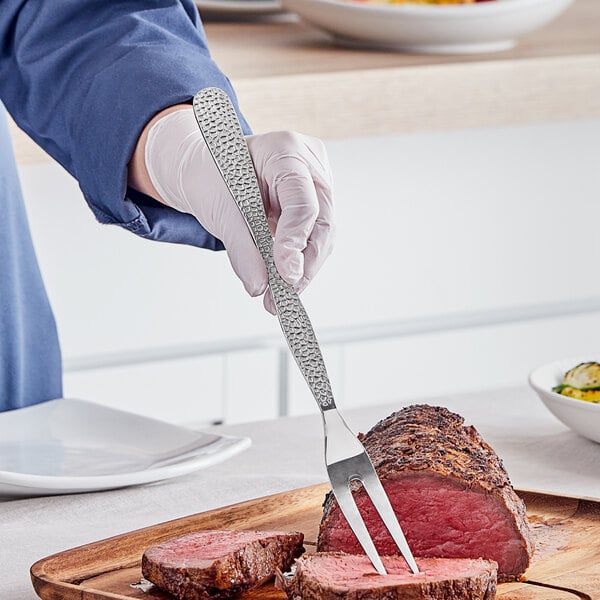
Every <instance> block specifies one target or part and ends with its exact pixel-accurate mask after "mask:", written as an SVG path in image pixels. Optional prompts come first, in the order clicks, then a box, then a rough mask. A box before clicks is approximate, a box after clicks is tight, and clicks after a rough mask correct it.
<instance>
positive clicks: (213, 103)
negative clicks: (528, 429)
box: [194, 88, 418, 575]
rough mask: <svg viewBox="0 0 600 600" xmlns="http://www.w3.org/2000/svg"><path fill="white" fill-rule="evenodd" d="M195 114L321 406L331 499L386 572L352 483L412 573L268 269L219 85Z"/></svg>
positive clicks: (375, 484)
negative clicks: (360, 488) (365, 495)
mask: <svg viewBox="0 0 600 600" xmlns="http://www.w3.org/2000/svg"><path fill="white" fill-rule="evenodd" d="M194 113H195V115H196V120H197V121H198V126H199V127H200V131H201V133H202V136H203V137H204V140H205V141H206V144H207V146H208V148H209V150H210V152H211V154H212V157H213V159H214V161H215V163H216V165H217V167H218V169H219V171H220V173H221V175H222V176H223V179H224V180H225V183H226V184H227V187H228V188H229V191H230V192H231V195H232V196H233V199H234V200H235V202H236V203H237V205H238V207H239V209H240V211H241V213H242V215H243V217H244V219H245V220H246V223H247V225H248V228H249V229H250V233H251V234H252V237H253V239H254V241H255V243H256V245H257V247H258V250H259V252H260V254H261V256H262V258H263V260H264V261H265V265H266V267H267V274H268V278H269V288H270V290H271V294H272V296H273V300H274V303H275V308H276V309H277V315H278V317H279V322H280V324H281V328H282V330H283V333H284V335H285V338H286V340H287V342H288V345H289V347H290V350H291V352H292V355H293V356H294V359H295V360H296V362H297V364H298V367H299V368H300V371H301V372H302V375H304V378H305V379H306V382H307V383H308V386H309V387H310V390H311V392H312V394H313V396H314V397H315V400H316V401H317V404H318V405H319V408H320V409H321V413H322V415H323V426H324V429H325V463H326V465H327V473H328V474H329V479H330V481H331V486H332V489H333V493H334V494H335V497H336V499H337V501H338V504H339V506H340V508H341V510H342V512H343V514H344V516H345V517H346V520H347V521H348V524H349V525H350V527H351V528H352V531H353V532H354V534H355V535H356V537H357V538H358V541H359V542H360V544H361V546H362V547H363V549H364V551H365V552H366V554H367V556H368V557H369V558H370V559H371V562H372V563H373V566H374V567H375V569H376V570H377V571H378V572H379V573H380V574H382V575H385V574H386V571H385V568H384V566H383V563H382V562H381V559H380V557H379V555H378V553H377V550H376V548H375V545H374V544H373V540H372V539H371V536H370V535H369V532H368V530H367V527H366V526H365V523H364V521H363V519H362V517H361V515H360V512H359V510H358V508H357V506H356V503H355V501H354V498H353V496H352V492H351V490H350V487H349V486H350V482H351V481H353V480H359V481H360V482H361V483H362V485H363V487H364V488H365V490H366V492H367V493H368V495H369V497H370V498H371V501H372V502H373V505H374V506H375V508H376V510H377V512H378V513H379V515H380V517H381V519H382V520H383V522H384V523H385V525H386V527H387V528H388V530H389V532H390V534H391V536H392V538H393V539H394V541H395V542H396V545H397V546H398V549H399V550H400V552H401V553H402V556H404V558H405V560H406V562H407V563H408V565H409V567H410V569H411V570H412V572H413V573H418V568H417V564H416V562H415V559H414V558H413V555H412V553H411V551H410V548H409V546H408V543H407V542H406V539H405V537H404V534H403V533H402V529H401V528H400V525H399V523H398V519H397V518H396V515H395V514H394V511H393V509H392V506H391V504H390V501H389V499H388V497H387V495H386V493H385V490H384V489H383V486H382V485H381V482H380V480H379V477H378V476H377V473H376V472H375V469H374V468H373V465H372V463H371V460H370V459H369V457H368V455H367V453H366V451H365V449H364V447H363V445H362V444H361V443H360V441H359V440H358V438H357V437H356V435H355V434H354V433H352V431H351V430H350V428H349V427H348V425H346V423H345V421H344V419H343V418H342V416H341V414H340V413H339V412H338V410H337V408H336V406H335V402H334V400H333V393H332V391H331V385H330V383H329V377H328V376H327V370H326V369H325V363H324V361H323V356H322V354H321V350H320V348H319V344H318V342H317V338H316V336H315V333H314V331H313V328H312V325H311V323H310V320H309V318H308V315H307V314H306V311H305V310H304V307H303V306H302V303H301V302H300V298H299V297H298V294H297V293H296V292H295V291H294V289H293V287H292V286H291V285H289V284H288V283H287V282H286V281H284V280H283V279H282V278H281V276H280V275H279V273H278V272H277V269H276V267H275V262H274V260H273V237H272V235H271V231H270V230H269V226H268V224H267V218H266V215H265V211H264V207H263V201H262V198H261V194H260V189H259V186H258V180H257V178H256V172H255V170H254V165H253V163H252V159H251V157H250V153H249V151H248V146H247V144H246V140H245V139H244V135H243V133H242V130H241V128H240V124H239V121H238V118H237V115H236V113H235V110H234V108H233V106H232V104H231V102H230V100H229V98H228V96H227V94H225V93H224V92H223V91H222V90H220V89H217V88H207V89H205V90H202V91H200V92H198V94H196V96H195V97H194Z"/></svg>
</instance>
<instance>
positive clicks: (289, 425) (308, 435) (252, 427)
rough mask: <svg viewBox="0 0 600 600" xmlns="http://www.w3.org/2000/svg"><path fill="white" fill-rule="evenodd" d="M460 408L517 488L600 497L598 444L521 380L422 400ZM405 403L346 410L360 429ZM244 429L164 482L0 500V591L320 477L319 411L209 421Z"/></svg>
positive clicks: (12, 599)
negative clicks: (63, 562) (143, 533)
mask: <svg viewBox="0 0 600 600" xmlns="http://www.w3.org/2000/svg"><path fill="white" fill-rule="evenodd" d="M428 402H429V404H439V405H444V406H446V407H448V408H449V409H451V410H454V411H456V412H459V413H460V414H462V415H463V416H464V417H465V419H466V421H467V422H468V423H471V424H473V425H475V426H476V427H477V429H478V430H479V431H480V433H481V434H482V435H483V436H484V438H485V439H486V441H488V443H490V444H491V445H492V446H493V447H494V448H495V450H496V451H497V452H498V454H499V455H500V456H501V457H502V458H503V460H504V464H505V466H506V468H507V470H508V472H509V474H510V476H511V479H512V482H513V484H514V485H515V487H521V488H528V489H538V490H546V491H550V492H555V493H559V494H566V495H574V496H586V497H589V498H597V499H599V500H600V467H599V462H600V445H598V444H595V443H593V442H590V441H587V440H585V439H583V438H580V437H578V436H577V435H575V434H573V433H572V432H571V431H569V430H568V429H567V428H566V427H564V426H563V425H562V424H561V423H560V422H559V421H557V420H556V419H555V418H554V417H553V416H552V415H550V414H549V413H548V412H547V411H546V409H545V408H544V407H543V405H542V404H541V402H539V400H538V399H537V397H536V396H535V394H534V393H533V392H532V391H531V390H529V389H527V388H517V389H505V390H495V391H485V392H480V393H472V394H468V395H463V396H460V397H456V396H449V397H442V398H436V399H432V400H429V401H428ZM400 406H402V404H400V403H399V404H398V405H387V406H378V407H372V408H363V409H360V410H353V411H347V412H346V413H345V416H346V417H347V420H348V422H349V424H350V425H351V427H352V428H353V429H355V430H356V431H366V430H367V429H369V428H370V427H371V426H372V425H373V424H375V422H376V421H377V420H379V419H380V418H383V417H385V416H387V415H388V414H389V413H391V412H393V411H394V410H397V409H398V408H400ZM214 429H215V430H218V431H219V432H223V433H229V434H233V435H244V436H250V437H251V438H252V440H253V445H252V447H251V448H250V449H249V450H247V451H246V452H245V453H243V454H242V455H239V456H236V457H235V458H233V459H231V460H229V461H228V462H226V463H223V464H221V465H217V466H215V467H211V468H209V469H207V470H205V471H199V472H197V473H195V474H192V475H189V476H186V477H183V478H180V479H176V480H172V481H169V482H165V483H161V484H155V485H148V486H141V487H137V488H128V489H122V490H114V491H109V492H101V493H90V494H79V495H72V496H55V497H45V498H32V499H26V500H12V501H3V502H0V597H1V598H2V599H3V600H34V599H35V598H37V596H36V594H35V593H34V591H33V588H32V586H31V584H30V580H29V567H30V566H31V564H33V563H34V562H35V561H36V560H38V559H40V558H42V557H44V556H47V555H49V554H52V553H54V552H60V551H62V550H65V549H67V548H71V547H74V546H78V545H81V544H86V543H88V542H92V541H95V540H99V539H102V538H106V537H109V536H112V535H117V534H119V533H124V532H126V531H130V530H132V529H137V528H140V527H145V526H148V525H152V524H155V523H160V522H162V521H166V520H169V519H174V518H177V517H182V516H186V515H190V514H194V513H197V512H201V511H205V510H209V509H212V508H217V507H220V506H225V505H228V504H232V503H235V502H240V501H242V500H248V499H251V498H256V497H259V496H264V495H268V494H274V493H277V492H281V491H285V490H290V489H294V488H298V487H302V486H306V485H311V484H315V483H320V482H323V481H325V480H326V477H327V476H326V472H325V468H324V464H323V449H322V444H323V442H322V435H323V434H322V429H321V423H320V417H319V416H318V415H311V416H307V417H295V418H286V419H279V420H273V421H266V422H262V423H250V424H244V425H235V426H227V427H218V428H214Z"/></svg>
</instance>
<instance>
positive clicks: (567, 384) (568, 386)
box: [552, 362, 600, 402]
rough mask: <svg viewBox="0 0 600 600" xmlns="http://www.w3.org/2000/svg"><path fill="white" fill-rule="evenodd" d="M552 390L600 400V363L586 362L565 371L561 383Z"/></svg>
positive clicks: (590, 400) (585, 398) (578, 397)
mask: <svg viewBox="0 0 600 600" xmlns="http://www.w3.org/2000/svg"><path fill="white" fill-rule="evenodd" d="M552 391H554V392H557V393H559V394H562V395H563V396H570V397H571V398H577V399H579V400H587V401H588V402H599V401H600V364H599V363H597V362H585V363H581V364H579V365H577V366H576V367H573V368H572V369H571V370H570V371H567V372H566V373H565V376H564V377H563V380H562V381H561V383H560V384H559V385H557V386H555V387H553V388H552Z"/></svg>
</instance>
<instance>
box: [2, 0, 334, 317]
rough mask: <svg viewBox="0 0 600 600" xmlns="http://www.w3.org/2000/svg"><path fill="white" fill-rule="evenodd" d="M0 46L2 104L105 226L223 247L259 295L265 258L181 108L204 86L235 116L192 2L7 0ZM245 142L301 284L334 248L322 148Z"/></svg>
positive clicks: (292, 273)
mask: <svg viewBox="0 0 600 600" xmlns="http://www.w3.org/2000/svg"><path fill="white" fill-rule="evenodd" d="M0 38H1V39H3V40H5V41H8V42H9V43H4V44H3V45H2V50H1V52H2V53H1V54H0V98H2V100H3V101H4V102H5V104H6V106H7V108H8V110H9V112H11V113H12V115H13V117H14V118H15V120H16V121H17V123H18V124H19V125H20V126H21V127H22V128H23V129H24V130H25V131H26V132H28V133H29V134H30V135H31V136H32V137H33V138H34V139H35V140H36V141H37V142H38V143H39V144H40V145H41V146H42V147H43V148H44V149H45V150H47V151H48V152H49V153H50V154H51V155H52V156H53V157H54V158H56V159H57V160H58V161H59V162H60V163H61V164H62V165H63V166H64V167H65V168H66V169H67V170H68V171H69V172H70V173H72V174H73V175H74V176H75V177H76V178H77V179H78V181H79V184H80V187H81V189H82V191H83V193H84V196H85V198H86V200H87V202H88V204H89V205H90V207H91V209H92V211H93V212H94V214H95V215H96V217H97V218H98V220H99V221H101V222H103V223H115V224H118V225H121V226H123V227H125V228H127V229H129V230H130V231H132V232H134V233H136V234H138V235H141V236H143V237H147V238H150V239H157V240H162V241H170V242H179V243H188V244H192V245H195V246H202V247H206V248H212V249H222V248H223V243H224V244H225V247H226V248H227V251H228V255H229V258H230V260H231V263H232V266H233V268H234V270H235V272H236V273H237V274H238V276H239V277H240V279H241V280H242V282H243V283H244V286H245V287H246V289H247V290H248V292H249V293H250V294H252V295H258V294H261V293H262V292H263V291H264V289H265V287H266V272H265V269H264V265H263V263H262V261H261V259H260V255H259V253H258V251H257V250H256V248H255V247H254V245H253V242H252V239H251V236H250V234H249V232H248V230H247V228H246V227H245V225H244V223H243V220H242V219H241V216H240V215H239V212H238V211H237V207H235V203H234V202H233V201H232V199H231V198H230V197H229V195H228V193H227V190H226V188H225V186H224V184H223V182H222V180H221V177H220V176H219V174H218V172H217V170H216V169H215V167H214V164H213V163H212V160H211V159H210V157H209V156H208V154H207V153H206V152H205V148H204V147H203V144H202V142H201V136H200V134H199V131H198V129H197V126H196V125H195V124H194V120H193V117H192V109H191V107H190V106H189V103H190V101H191V98H192V97H193V96H194V94H195V93H196V92H197V91H198V90H200V89H203V88H206V87H213V86H214V87H219V88H221V89H223V90H224V91H225V92H226V93H227V94H228V95H229V96H230V98H231V99H232V101H233V103H234V106H236V110H237V104H236V99H235V95H234V92H233V90H232V88H231V85H230V83H229V81H228V79H227V78H226V77H225V76H224V75H223V74H222V73H221V71H220V70H219V69H218V68H217V66H216V65H215V63H214V62H213V61H212V59H211V57H210V55H209V52H208V49H207V46H206V39H205V36H204V33H203V30H202V28H201V25H200V22H199V19H198V16H197V11H196V8H195V6H194V5H193V3H192V2H191V1H182V2H181V3H180V2H176V1H174V0H162V1H160V2H159V1H157V0H155V1H153V2H150V1H145V2H141V1H139V0H136V1H130V2H118V3H111V2H108V3H104V2H96V1H92V0H63V1H62V2H60V3H58V4H56V5H52V6H51V7H50V6H49V5H45V4H41V5H40V4H39V3H35V2H32V1H29V2H26V1H25V2H23V1H22V0H21V1H17V0H5V2H4V4H3V10H2V12H1V13H0ZM184 115H188V117H189V118H188V117H186V116H184ZM238 116H239V118H240V121H241V124H242V129H243V130H244V133H246V134H249V133H250V130H249V127H248V125H247V123H246V122H245V121H244V119H243V117H242V115H241V114H239V110H238ZM167 122H168V126H167V125H166V123H167ZM248 142H249V146H250V151H251V155H252V158H253V160H254V161H255V165H256V168H257V172H258V175H259V180H260V182H261V187H262V189H263V196H264V200H265V208H266V210H267V215H268V218H269V222H270V224H271V226H272V230H273V234H274V237H275V245H274V255H275V262H276V264H277V266H278V269H279V270H280V272H281V274H282V276H283V277H284V278H286V279H287V280H288V281H290V282H291V283H293V284H294V285H295V286H296V287H297V288H298V289H302V288H303V287H305V286H306V284H307V283H308V282H309V281H310V279H312V277H313V276H314V274H315V273H316V271H317V270H318V269H319V267H320V266H321V264H322V262H323V261H324V259H325V258H326V257H327V256H328V255H329V253H330V251H331V247H332V243H333V227H332V207H331V203H332V191H331V178H330V173H329V166H328V162H327V157H326V154H325V151H324V147H323V145H322V143H321V142H320V141H319V140H315V139H314V138H308V137H306V136H299V135H297V134H290V133H287V132H280V133H273V134H265V135H262V136H250V137H248ZM165 148H168V149H169V150H168V152H165V151H164V149H165ZM128 167H129V170H128ZM128 184H129V186H130V187H128ZM173 209H175V210H173ZM267 301H268V300H267ZM268 308H269V310H271V312H273V307H272V305H268Z"/></svg>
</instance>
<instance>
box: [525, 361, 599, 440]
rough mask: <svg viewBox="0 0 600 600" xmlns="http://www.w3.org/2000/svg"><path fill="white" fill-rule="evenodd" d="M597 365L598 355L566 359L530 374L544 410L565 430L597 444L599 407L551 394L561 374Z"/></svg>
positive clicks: (530, 382) (539, 368) (561, 376)
mask: <svg viewBox="0 0 600 600" xmlns="http://www.w3.org/2000/svg"><path fill="white" fill-rule="evenodd" d="M591 361H595V362H600V356H584V357H579V358H577V357H576V358H565V359H562V360H557V361H555V362H552V363H549V364H546V365H543V366H541V367H538V368H537V369H535V370H534V371H532V372H531V373H530V375H529V384H530V385H531V387H532V388H533V389H534V390H535V391H536V392H537V394H538V396H539V397H540V399H541V400H542V402H543V403H544V404H545V405H546V408H548V410H549V411H550V412H551V413H552V414H553V415H554V416H555V417H556V418H557V419H559V420H560V421H562V422H563V423H564V424H565V425H566V426H567V427H569V428H570V429H572V430H573V431H575V432H576V433H578V434H579V435H582V436H583V437H585V438H588V439H589V440H593V441H594V442H598V443H600V404H595V403H593V402H586V401H585V400H577V399H575V398H570V397H568V396H563V395H562V394H558V393H556V392H553V391H552V388H553V387H554V386H556V385H558V384H559V383H560V382H561V381H562V378H563V376H564V374H565V373H566V372H567V371H568V370H570V369H572V368H573V367H575V366H576V365H578V364H580V363H582V362H591Z"/></svg>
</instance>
